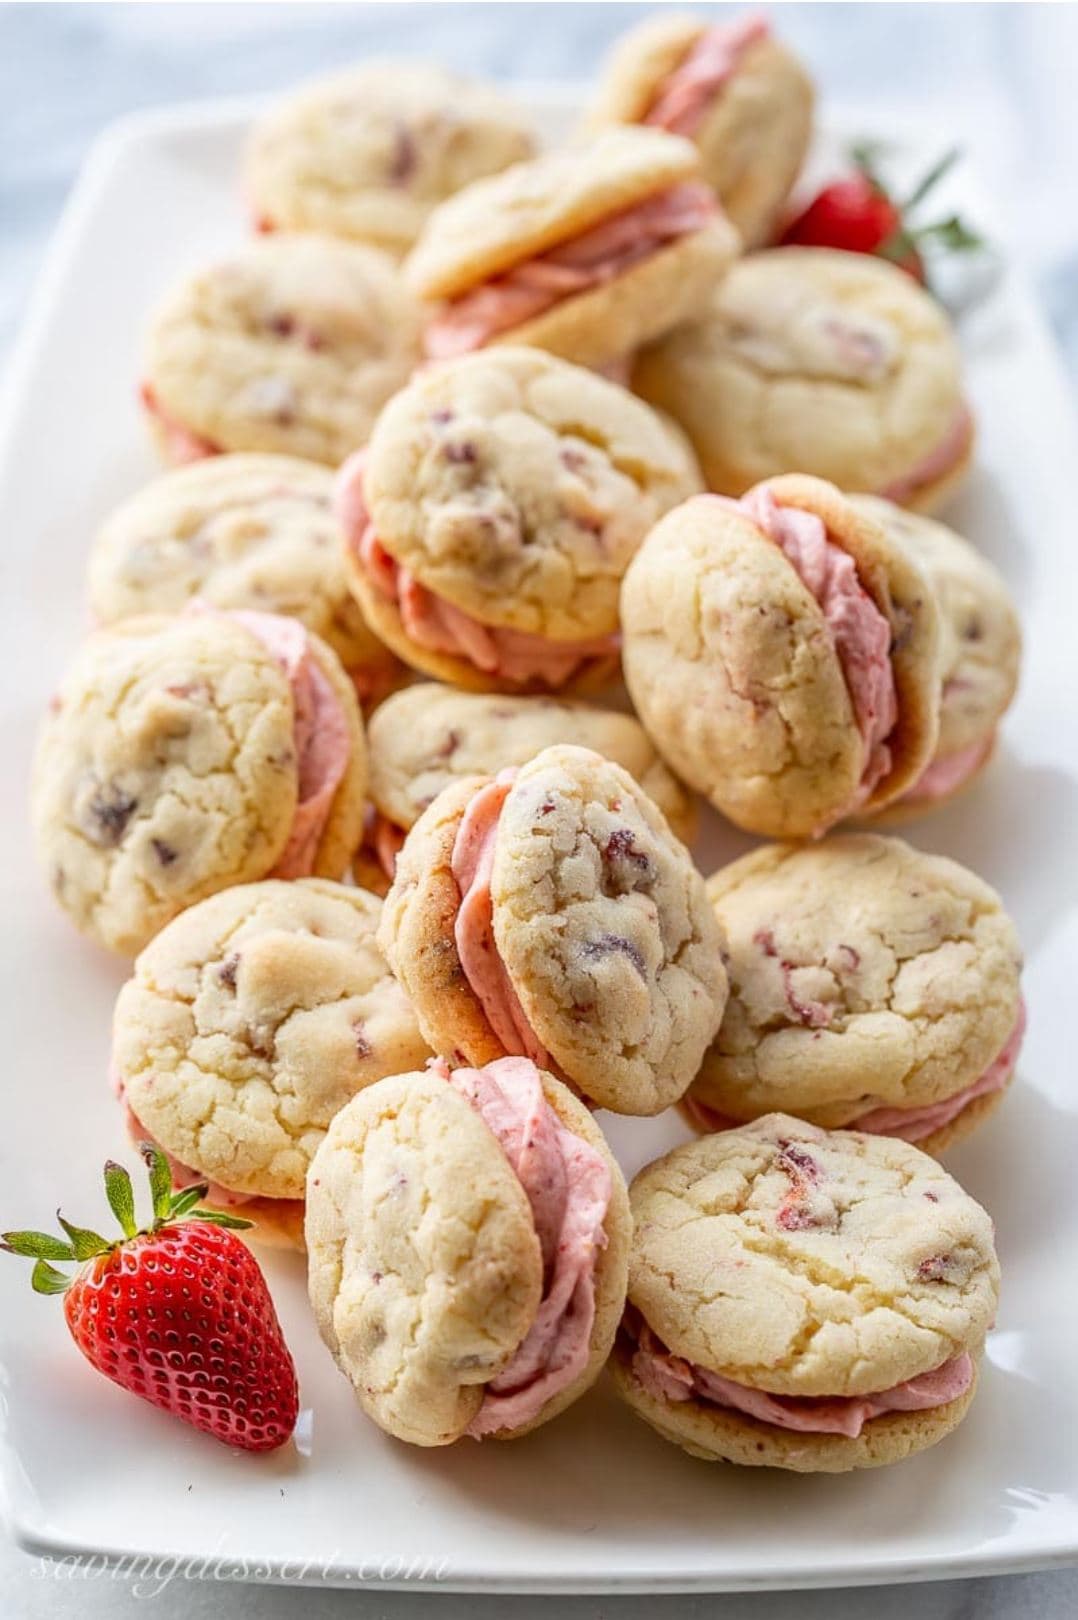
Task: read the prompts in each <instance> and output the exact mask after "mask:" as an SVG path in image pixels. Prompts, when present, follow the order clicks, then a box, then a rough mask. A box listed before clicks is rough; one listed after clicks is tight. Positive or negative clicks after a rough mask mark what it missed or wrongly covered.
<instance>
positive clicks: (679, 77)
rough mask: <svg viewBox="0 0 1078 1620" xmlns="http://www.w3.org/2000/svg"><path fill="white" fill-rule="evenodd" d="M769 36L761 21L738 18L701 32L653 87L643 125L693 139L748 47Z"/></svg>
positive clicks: (759, 18) (764, 21)
mask: <svg viewBox="0 0 1078 1620" xmlns="http://www.w3.org/2000/svg"><path fill="white" fill-rule="evenodd" d="M769 32H770V30H769V28H768V26H767V22H766V20H765V19H764V18H763V17H741V18H739V19H738V20H737V21H736V22H732V23H719V24H717V25H716V26H715V27H713V28H705V29H704V31H703V33H702V34H700V35H699V37H698V38H697V39H696V40H695V42H694V43H693V44H692V46H691V47H690V48H689V51H688V53H687V55H685V56H684V57H682V59H681V61H680V62H679V63H678V65H677V67H676V68H674V70H673V71H672V72H671V73H668V74H667V75H666V77H665V78H664V79H661V80H660V82H659V84H658V85H657V86H656V88H655V98H654V100H653V101H652V104H651V107H650V108H649V110H648V112H647V114H646V115H645V118H644V123H645V124H652V125H654V126H655V127H656V128H658V129H666V130H669V131H670V133H671V134H672V135H685V136H693V135H695V134H696V131H697V130H698V129H699V128H700V125H701V124H702V123H703V120H704V115H705V114H706V112H707V110H708V108H709V107H710V105H711V103H712V102H713V101H714V99H715V97H716V96H717V95H718V94H719V92H720V90H722V88H723V86H724V85H725V84H726V82H727V80H728V79H730V78H731V77H732V75H733V74H734V73H735V72H736V71H737V69H738V67H739V66H740V64H741V58H742V57H743V56H744V54H745V52H746V51H747V50H748V48H749V46H750V45H755V44H756V42H757V41H758V40H761V39H766V38H767V36H768V34H769Z"/></svg>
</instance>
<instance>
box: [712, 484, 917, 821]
mask: <svg viewBox="0 0 1078 1620" xmlns="http://www.w3.org/2000/svg"><path fill="white" fill-rule="evenodd" d="M720 498H721V497H720ZM738 504H739V505H740V506H741V508H742V510H743V511H745V512H746V513H747V514H748V516H749V517H750V518H751V519H752V521H753V522H754V523H755V524H756V526H757V528H759V529H761V530H762V531H763V532H764V533H765V534H766V535H767V536H768V537H769V539H771V540H773V541H774V542H775V544H776V545H777V546H778V547H779V548H780V549H781V550H782V552H783V553H784V555H785V556H786V557H787V558H788V560H789V561H790V563H791V564H792V565H793V567H794V568H795V569H796V570H797V573H798V575H799V576H800V578H801V579H802V581H803V582H804V584H805V586H806V588H807V589H808V590H809V591H811V592H812V595H813V596H814V597H815V598H816V601H817V602H818V603H819V605H820V609H821V611H822V613H823V615H824V618H825V619H826V620H827V624H828V628H829V629H830V631H831V634H832V636H833V638H834V642H835V651H836V653H837V654H838V660H839V663H840V664H841V666H842V674H843V677H844V679H845V681H846V686H847V688H848V689H849V693H850V699H851V701H852V703H853V709H854V715H855V716H856V719H857V725H858V729H859V730H860V732H861V736H862V738H863V739H864V745H865V763H864V768H863V770H862V773H861V780H860V783H859V784H858V788H857V793H856V795H855V798H854V801H853V803H852V804H850V805H849V806H847V808H846V812H845V813H846V814H849V813H850V811H852V810H854V809H856V808H857V806H858V805H860V804H863V803H864V802H865V800H866V799H868V798H869V797H870V796H871V794H872V791H873V789H874V788H875V787H876V785H877V783H878V782H880V781H881V780H882V778H883V777H885V776H886V775H887V773H888V771H889V770H890V769H891V751H890V748H889V747H888V745H887V739H888V737H889V736H890V734H891V732H892V731H893V730H894V727H895V723H896V721H897V719H898V698H897V695H896V692H895V678H894V671H893V669H892V668H891V658H890V650H891V626H890V625H889V624H888V622H887V620H886V618H885V617H884V615H883V614H882V613H881V612H880V610H879V608H878V607H877V606H876V604H875V602H874V601H873V600H872V598H871V596H869V594H868V592H867V591H866V590H865V588H864V586H863V585H862V584H861V582H860V580H859V579H858V577H857V568H856V565H855V563H854V560H853V558H852V557H851V556H850V554H849V552H847V551H843V549H842V548H841V546H837V545H836V544H835V542H834V541H833V540H831V539H829V538H828V534H827V529H826V527H825V526H824V523H823V521H822V520H821V519H820V518H818V517H817V516H816V515H815V513H813V512H803V511H801V510H799V509H798V508H796V507H791V506H780V505H779V504H778V502H777V501H776V500H775V498H774V496H773V495H772V494H771V491H770V490H768V489H766V488H757V489H754V490H750V491H749V493H748V494H747V495H745V496H743V497H742V499H741V501H740V502H739V503H738Z"/></svg>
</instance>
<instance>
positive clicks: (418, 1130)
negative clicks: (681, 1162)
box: [306, 1057, 629, 1446]
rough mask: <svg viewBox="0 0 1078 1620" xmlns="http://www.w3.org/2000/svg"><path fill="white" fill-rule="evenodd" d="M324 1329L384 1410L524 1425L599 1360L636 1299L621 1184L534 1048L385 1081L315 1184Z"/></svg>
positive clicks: (312, 1277)
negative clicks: (630, 1299)
mask: <svg viewBox="0 0 1078 1620" xmlns="http://www.w3.org/2000/svg"><path fill="white" fill-rule="evenodd" d="M306 1230H307V1248H308V1255H309V1260H308V1277H309V1290H310V1297H311V1305H312V1307H313V1309H314V1315H315V1320H316V1322H317V1323H318V1329H319V1332H320V1333H321V1335H322V1338H323V1339H324V1340H325V1343H326V1344H327V1345H328V1347H329V1349H330V1350H331V1352H332V1354H333V1357H334V1359H335V1360H336V1362H337V1365H338V1366H339V1367H340V1369H341V1371H342V1372H343V1373H344V1375H345V1377H346V1378H347V1379H348V1380H349V1382H350V1383H351V1385H352V1387H353V1389H354V1390H355V1393H356V1398H357V1399H358V1401H359V1403H360V1405H361V1406H362V1408H363V1410H364V1411H365V1412H366V1414H367V1416H368V1417H370V1418H372V1419H373V1420H374V1422H375V1423H377V1424H378V1425H379V1427H380V1428H382V1429H384V1430H386V1431H387V1433H389V1434H392V1435H394V1436H396V1438H397V1439H399V1440H405V1441H408V1442H410V1443H411V1444H412V1445H418V1446H445V1445H450V1444H451V1443H452V1442H453V1441H454V1440H458V1439H461V1438H462V1437H463V1436H465V1435H467V1436H470V1437H471V1438H472V1439H475V1440H482V1439H485V1438H487V1437H488V1436H493V1437H496V1438H498V1439H503V1440H504V1439H512V1438H514V1437H515V1436H517V1435H521V1434H526V1433H527V1432H528V1431H529V1430H531V1429H535V1428H538V1427H539V1425H540V1424H542V1423H546V1422H548V1421H549V1420H550V1419H551V1418H553V1417H556V1416H557V1414H558V1413H559V1412H562V1411H564V1410H565V1409H566V1408H567V1407H568V1406H570V1405H571V1404H572V1403H573V1402H574V1401H575V1400H576V1399H577V1398H578V1397H579V1396H580V1395H582V1394H583V1393H584V1391H585V1390H586V1389H588V1388H589V1387H590V1386H591V1385H592V1384H593V1383H594V1382H595V1380H596V1378H598V1376H599V1374H600V1372H601V1371H602V1368H603V1364H604V1362H605V1361H606V1358H607V1356H608V1355H609V1352H610V1348H611V1346H612V1344H613V1342H614V1335H615V1333H616V1331H617V1326H618V1320H619V1318H620V1316H621V1312H622V1308H623V1305H624V1302H625V1281H626V1268H627V1262H628V1249H629V1208H628V1199H627V1197H626V1192H625V1183H624V1180H623V1179H622V1175H621V1171H620V1170H619V1169H618V1166H617V1163H616V1161H615V1160H614V1158H613V1156H612V1154H611V1152H610V1149H609V1148H608V1147H607V1145H606V1142H605V1140H604V1138H603V1134H602V1132H601V1131H600V1129H599V1127H598V1125H596V1123H595V1122H594V1120H593V1119H592V1118H591V1115H590V1114H589V1113H588V1110H587V1109H586V1108H585V1107H584V1106H583V1104H582V1103H580V1102H579V1101H578V1100H577V1099H576V1098H575V1097H574V1096H573V1095H572V1093H571V1092H570V1091H569V1090H568V1089H567V1088H566V1087H565V1086H563V1085H562V1084H560V1082H559V1081H558V1080H556V1079H555V1078H554V1077H553V1076H552V1075H551V1074H549V1073H546V1072H544V1071H543V1070H542V1069H540V1068H538V1067H537V1066H536V1064H534V1063H533V1062H531V1061H530V1059H528V1058H524V1057H509V1058H502V1059H501V1060H500V1061H498V1062H495V1063H489V1064H487V1065H485V1066H484V1067H483V1068H479V1069H470V1068H464V1067H455V1068H451V1067H450V1066H449V1064H448V1063H446V1062H445V1060H444V1059H437V1060H434V1061H432V1062H431V1063H430V1064H428V1066H427V1068H426V1070H425V1071H421V1072H417V1073H411V1074H401V1075H397V1076H395V1077H393V1078H391V1079H386V1080H381V1081H379V1082H378V1083H377V1084H376V1085H374V1086H370V1087H368V1088H367V1089H366V1090H365V1091H362V1092H360V1094H359V1095H358V1096H357V1097H355V1098H354V1099H353V1100H352V1101H351V1102H350V1103H348V1104H347V1105H346V1106H345V1107H344V1108H343V1109H342V1110H341V1112H340V1113H339V1114H338V1115H337V1117H336V1118H335V1119H334V1120H333V1122H332V1124H331V1125H330V1127H329V1130H328V1131H327V1133H326V1136H325V1139H324V1141H323V1142H322V1143H321V1145H320V1146H319V1148H318V1150H317V1152H316V1153H315V1155H314V1160H313V1163H312V1164H311V1169H310V1174H309V1176H308V1183H307V1222H306Z"/></svg>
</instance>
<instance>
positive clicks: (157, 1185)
mask: <svg viewBox="0 0 1078 1620" xmlns="http://www.w3.org/2000/svg"><path fill="white" fill-rule="evenodd" d="M139 1152H140V1153H141V1154H142V1157H143V1160H144V1161H145V1163H146V1166H147V1168H148V1169H149V1172H150V1197H151V1199H152V1200H153V1218H154V1220H155V1221H167V1220H168V1218H169V1215H170V1214H171V1213H172V1171H171V1170H170V1169H169V1165H168V1160H167V1159H166V1158H165V1155H164V1154H163V1153H162V1152H161V1149H160V1148H159V1147H158V1146H157V1144H156V1143H155V1142H140V1143H139Z"/></svg>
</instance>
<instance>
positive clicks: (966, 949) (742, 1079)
mask: <svg viewBox="0 0 1078 1620" xmlns="http://www.w3.org/2000/svg"><path fill="white" fill-rule="evenodd" d="M707 892H708V896H709V898H710V899H711V902H712V904H713V906H714V907H715V915H716V917H717V919H718V922H719V927H720V929H721V931H722V934H723V937H724V939H725V942H726V955H725V957H724V960H725V963H726V971H727V974H728V976H729V981H730V998H729V1000H728V1002H727V1004H726V1011H725V1014H724V1016H723V1021H722V1026H721V1028H720V1029H719V1033H718V1035H717V1036H716V1038H715V1040H714V1042H713V1043H712V1046H711V1048H710V1050H709V1051H708V1053H707V1055H706V1056H705V1058H704V1061H703V1063H702V1065H701V1068H700V1073H699V1075H698V1077H697V1078H696V1080H695V1081H694V1083H693V1085H692V1088H691V1090H690V1091H689V1093H688V1096H687V1097H686V1099H685V1112H686V1115H687V1117H688V1118H689V1119H690V1120H691V1122H692V1123H693V1124H695V1125H696V1126H697V1127H698V1128H700V1129H703V1130H722V1129H725V1128H726V1126H727V1125H731V1124H738V1123H740V1122H742V1121H744V1120H750V1119H754V1118H756V1117H757V1116H758V1115H760V1114H767V1113H771V1112H772V1111H774V1110H781V1111H782V1112H784V1113H790V1114H797V1115H799V1116H800V1117H801V1118H803V1119H807V1120H811V1121H812V1122H813V1124H816V1125H823V1126H839V1125H842V1126H849V1127H850V1128H852V1129H855V1130H859V1131H872V1132H875V1133H879V1134H883V1135H886V1136H896V1137H902V1138H904V1139H905V1140H906V1141H909V1142H916V1143H917V1145H918V1147H921V1148H924V1149H925V1150H926V1151H927V1152H929V1153H937V1152H940V1151H941V1150H942V1149H943V1148H944V1147H946V1146H948V1145H950V1143H951V1142H954V1141H957V1140H958V1139H959V1138H960V1137H962V1136H966V1135H968V1133H969V1132H970V1131H971V1130H972V1129H973V1128H974V1126H976V1125H977V1124H979V1123H980V1121H981V1120H982V1119H984V1118H986V1117H987V1116H988V1114H990V1113H991V1112H993V1111H994V1109H995V1108H996V1107H997V1106H998V1104H999V1102H1000V1101H1001V1100H1002V1097H1003V1093H1004V1091H1005V1089H1006V1087H1007V1086H1008V1085H1009V1083H1010V1081H1011V1079H1012V1078H1013V1075H1014V1069H1015V1064H1016V1061H1017V1058H1018V1052H1019V1048H1020V1046H1021V1042H1022V1034H1023V1029H1024V1025H1025V1010H1024V1007H1023V1002H1022V992H1021V986H1020V982H1019V975H1020V972H1021V966H1022V955H1021V947H1020V945H1019V942H1018V937H1017V935H1016V933H1015V929H1014V924H1013V923H1012V922H1011V919H1010V918H1009V917H1008V916H1007V913H1006V912H1005V911H1004V909H1003V905H1002V902H1001V901H1000V898H999V896H998V895H997V894H996V893H995V891H994V890H993V889H990V888H989V886H988V884H987V883H984V882H983V881H982V880H981V879H980V878H979V877H976V876H975V875H974V873H972V872H969V871H967V870H966V868H965V867H963V866H959V865H958V863H957V862H956V861H951V860H947V859H945V858H944V857H943V856H941V855H925V854H923V853H922V852H921V851H920V850H916V849H911V848H910V846H909V845H908V844H906V843H903V842H902V840H901V839H899V838H886V837H883V836H882V835H880V834H878V833H860V834H856V833H855V834H849V835H847V836H844V837H836V838H828V839H827V840H826V841H825V842H824V843H822V844H819V845H817V846H806V845H797V844H769V845H767V846H765V847H764V848H762V849H757V850H754V851H753V852H752V853H751V854H749V855H745V856H743V857H742V858H741V859H740V860H737V861H734V862H733V863H732V864H731V865H730V866H725V867H723V868H722V869H721V870H720V871H718V872H716V873H715V875H714V876H713V877H712V878H711V879H709V881H708V885H707Z"/></svg>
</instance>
